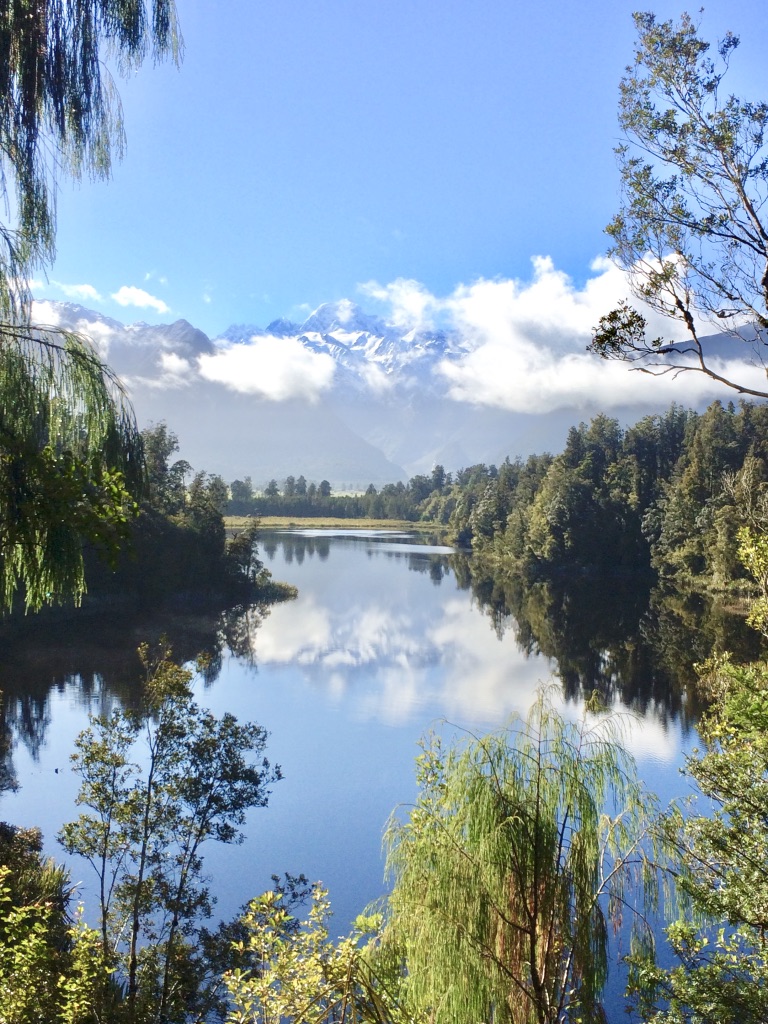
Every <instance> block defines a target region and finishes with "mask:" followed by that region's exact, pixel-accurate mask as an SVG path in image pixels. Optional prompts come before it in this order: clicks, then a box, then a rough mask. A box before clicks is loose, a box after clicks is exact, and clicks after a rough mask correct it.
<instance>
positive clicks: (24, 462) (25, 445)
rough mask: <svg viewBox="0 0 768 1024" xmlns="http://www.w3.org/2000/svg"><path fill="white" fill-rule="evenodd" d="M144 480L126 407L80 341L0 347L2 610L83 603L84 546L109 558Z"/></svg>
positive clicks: (25, 340) (24, 341) (14, 341)
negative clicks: (19, 602) (16, 601)
mask: <svg viewBox="0 0 768 1024" xmlns="http://www.w3.org/2000/svg"><path fill="white" fill-rule="evenodd" d="M2 333H3V328H2V325H0V335H2ZM141 479H142V471H141V442H140V438H139V436H138V433H137V431H136V427H135V424H134V421H133V417H132V414H131V412H130V409H129V407H128V405H127V402H126V401H125V398H124V395H123V393H122V391H121V389H120V386H119V384H118V383H117V381H116V380H115V378H113V377H112V376H111V375H110V374H109V372H108V371H106V370H105V368H104V367H103V366H102V364H101V363H100V362H99V361H98V359H97V358H96V356H95V355H94V354H93V353H92V352H91V351H90V349H89V348H88V347H87V346H86V345H85V344H84V343H83V342H82V341H80V340H78V339H77V338H76V337H74V336H71V335H67V336H65V337H63V338H62V339H61V340H60V342H59V343H55V344H54V343H50V342H46V343H43V342H42V341H40V340H39V339H35V338H33V337H31V336H29V335H27V336H19V335H16V336H14V337H13V338H6V339H5V340H4V341H0V550H2V555H1V556H0V608H6V609H7V608H10V607H11V604H12V602H13V598H14V595H15V593H16V592H17V590H19V589H21V591H22V596H23V599H24V601H25V603H26V605H27V608H31V609H34V610H37V609H38V608H40V607H41V605H43V604H48V603H54V602H59V601H62V600H64V599H66V598H67V597H74V598H75V600H76V601H79V599H80V597H81V596H82V594H83V591H84V590H85V577H84V568H83V554H82V544H83V540H84V539H85V540H87V541H90V542H91V543H95V544H98V545H101V546H103V547H105V548H106V549H107V551H109V552H112V553H113V554H114V552H115V551H116V550H117V548H118V546H119V545H120V543H121V542H123V541H124V540H125V538H126V535H127V531H128V523H129V521H130V519H131V518H132V517H133V516H134V515H135V513H136V505H135V503H134V500H133V499H132V497H131V495H130V493H129V489H130V490H134V491H135V490H136V489H137V488H138V487H139V485H140V483H141Z"/></svg>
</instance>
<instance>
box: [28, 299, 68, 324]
mask: <svg viewBox="0 0 768 1024" xmlns="http://www.w3.org/2000/svg"><path fill="white" fill-rule="evenodd" d="M32 315H33V317H34V319H35V323H37V324H43V325H44V326H45V327H58V326H59V324H60V323H61V315H60V313H59V311H58V310H57V309H56V308H55V306H54V304H53V303H52V302H50V301H48V299H35V301H34V302H33V303H32Z"/></svg>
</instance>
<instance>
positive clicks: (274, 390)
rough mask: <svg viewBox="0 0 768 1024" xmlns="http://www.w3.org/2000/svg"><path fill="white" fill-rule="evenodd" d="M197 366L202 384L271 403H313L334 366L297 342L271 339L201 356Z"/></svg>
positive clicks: (327, 384)
mask: <svg viewBox="0 0 768 1024" xmlns="http://www.w3.org/2000/svg"><path fill="white" fill-rule="evenodd" d="M198 364H199V368H200V376H201V377H203V379H204V380H210V381H215V382H216V383H217V384H223V385H224V386H225V387H228V388H231V389H232V390H233V391H240V392H242V393H244V394H249V395H257V396H259V397H260V398H267V399H270V400H272V401H275V402H279V401H283V400H285V399H288V398H303V399H305V400H307V401H310V402H314V401H317V399H318V398H319V397H320V395H321V394H322V393H323V391H326V390H327V389H328V388H330V386H331V385H332V383H333V376H334V371H335V366H336V364H335V363H334V361H333V359H332V358H331V356H329V355H326V354H325V353H316V352H310V351H309V350H308V349H306V348H304V346H303V345H302V344H301V342H300V341H299V340H298V339H297V338H275V337H273V336H272V335H264V336H259V337H255V338H252V339H251V341H250V342H247V343H238V344H235V345H229V346H227V347H225V348H221V349H220V350H219V351H218V352H215V353H214V354H212V355H201V356H200V357H199V360H198Z"/></svg>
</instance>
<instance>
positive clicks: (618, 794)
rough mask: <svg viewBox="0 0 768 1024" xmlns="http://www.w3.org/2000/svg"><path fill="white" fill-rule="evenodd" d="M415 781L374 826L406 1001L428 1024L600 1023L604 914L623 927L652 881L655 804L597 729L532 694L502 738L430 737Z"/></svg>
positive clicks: (607, 734) (643, 934)
mask: <svg viewBox="0 0 768 1024" xmlns="http://www.w3.org/2000/svg"><path fill="white" fill-rule="evenodd" d="M614 724H615V723H614ZM418 779H419V784H420V792H419V796H418V798H417V801H416V805H415V807H414V808H413V809H412V811H411V812H410V815H409V817H408V819H407V820H406V821H405V822H400V821H398V820H397V819H393V820H391V821H390V824H389V827H388V831H387V846H388V856H387V862H388V868H389V871H390V872H391V873H392V875H393V877H394V886H393V890H392V894H391V896H390V897H389V902H388V906H389V917H388V921H387V925H386V928H387V930H388V931H389V933H390V935H391V937H392V941H394V942H395V944H397V945H399V946H400V948H401V949H402V954H403V962H404V964H405V968H406V970H407V978H408V980H407V988H408V993H409V999H411V1000H412V1002H413V1005H414V1007H415V1008H416V1009H417V1010H418V1011H423V1012H426V1013H427V1014H428V1016H429V1019H430V1020H432V1021H434V1022H435V1024H441V1022H443V1021H445V1022H448V1021H455V1020H494V1021H497V1022H505V1021H507V1022H514V1024H529V1022H538V1024H545V1022H546V1024H554V1022H559V1021H566V1020H577V1019H578V1020H582V1021H602V1020H604V1016H603V1014H602V1009H601V1005H600V994H601V991H602V988H603V985H604V983H605V980H606V976H607V970H608V960H607V939H608V920H607V918H606V912H605V910H604V906H606V905H607V914H608V917H611V918H614V919H620V918H621V917H622V914H625V913H626V912H627V909H628V904H629V902H630V900H631V899H632V898H633V897H635V898H638V899H640V900H642V898H643V896H646V897H652V896H653V893H654V890H655V885H656V881H657V879H656V873H655V870H654V868H653V866H652V864H651V862H650V860H649V859H648V856H647V851H646V848H645V845H644V844H645V843H646V841H647V840H648V828H649V824H650V815H651V814H652V812H653V800H652V799H650V798H649V796H648V794H647V793H644V792H643V790H642V788H641V786H640V784H639V783H638V781H637V777H636V774H635V770H634V765H633V762H632V760H631V758H630V757H629V755H628V754H627V753H626V752H625V751H624V750H623V749H622V748H621V747H620V746H619V745H618V743H617V742H616V740H615V733H614V734H612V733H611V724H610V720H608V721H606V720H602V721H601V722H599V723H598V724H596V725H590V724H589V723H588V721H587V719H586V718H585V719H584V720H582V721H581V723H579V724H573V723H568V722H566V721H565V720H564V719H563V718H561V717H560V716H559V715H558V714H557V713H556V712H555V710H554V709H553V708H552V706H551V703H550V700H549V698H548V696H547V694H546V692H544V693H541V694H540V695H539V697H538V699H537V701H536V703H535V704H534V706H533V708H532V710H531V712H530V714H529V716H528V718H527V720H526V721H524V722H518V723H517V725H516V726H515V727H514V728H513V729H511V730H510V731H504V732H501V733H497V734H492V735H490V736H486V737H484V738H479V739H477V738H472V737H471V738H469V739H468V740H467V741H466V742H465V743H463V744H460V745H454V746H451V747H450V748H449V749H448V750H444V749H443V747H442V745H441V744H440V742H439V740H438V739H435V738H432V739H431V740H430V741H429V742H428V743H427V744H426V745H425V746H424V750H423V753H422V755H421V756H420V758H419V760H418ZM649 848H650V847H649ZM635 870H636V872H637V874H638V875H639V885H638V886H637V887H634V888H633V886H632V879H633V878H634V877H635V875H634V871H635ZM604 901H605V903H604ZM635 924H636V925H637V931H636V939H637V941H639V942H640V943H641V944H643V943H644V944H647V943H649V942H650V941H651V938H650V935H649V933H648V931H647V930H646V929H645V928H644V926H643V921H642V918H640V917H636V918H635Z"/></svg>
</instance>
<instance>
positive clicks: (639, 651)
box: [0, 533, 747, 932]
mask: <svg viewBox="0 0 768 1024" xmlns="http://www.w3.org/2000/svg"><path fill="white" fill-rule="evenodd" d="M259 543H260V551H261V553H262V557H263V558H264V561H265V563H266V564H267V565H268V567H269V569H270V570H271V572H272V574H273V576H274V578H275V579H279V580H284V581H286V582H288V583H292V584H294V585H295V586H297V587H298V590H299V597H298V599H297V600H296V601H293V602H290V603H287V604H284V605H276V606H273V607H272V608H271V609H270V610H269V613H268V614H267V613H266V611H265V610H264V609H259V608H249V609H244V608H238V609H232V610H231V611H230V612H228V613H227V614H225V615H215V616H214V615H208V614H203V613H202V612H201V613H200V614H199V615H197V616H195V617H193V618H190V617H188V616H187V617H184V618H181V617H178V616H169V615H166V616H163V617H159V616H156V617H155V618H153V619H152V620H151V621H147V620H143V621H140V620H136V621H126V620H125V619H123V620H117V619H116V618H114V617H113V618H109V617H107V618H106V619H105V620H95V619H93V618H91V619H83V620H81V621H80V624H79V625H78V626H77V628H75V627H74V626H73V625H72V623H71V622H70V623H67V624H66V625H65V626H64V627H63V628H60V627H56V623H55V621H54V618H52V617H49V618H47V619H43V620H36V621H30V622H29V623H27V624H26V625H24V626H23V628H22V629H21V632H20V633H19V634H12V633H11V632H9V631H8V630H5V631H4V632H3V631H2V630H0V642H4V654H5V656H4V658H3V663H2V665H0V688H1V689H3V690H4V691H5V695H6V697H5V706H4V711H3V713H2V714H3V718H2V720H1V722H0V724H2V726H3V729H4V730H5V732H4V736H5V739H6V744H7V747H8V750H7V752H10V748H11V745H12V744H14V743H15V744H16V750H15V755H16V756H15V759H16V762H17V766H18V770H19V775H20V779H19V781H20V782H21V785H22V789H21V790H20V792H19V794H18V795H17V796H14V795H8V794H7V795H6V796H4V798H3V799H4V807H3V811H2V814H0V817H8V818H9V819H11V820H14V821H17V822H18V823H20V824H38V825H41V826H42V827H43V830H44V833H45V834H46V836H48V837H49V838H52V837H53V836H54V835H55V833H56V831H57V829H58V828H60V826H61V823H62V821H64V820H67V818H69V817H71V816H72V815H73V810H74V805H73V801H74V796H75V793H76V780H75V779H74V777H72V776H71V773H70V772H69V771H68V769H67V768H66V765H67V758H68V755H69V753H70V752H71V750H72V744H73V741H74V737H75V736H76V734H77V732H78V731H79V729H81V728H82V727H83V726H84V725H85V721H86V713H87V711H88V710H89V709H91V710H106V709H108V708H109V707H110V706H111V702H114V701H121V702H131V701H132V700H135V698H136V696H137V686H138V685H139V682H138V681H139V680H140V677H141V672H140V667H139V663H138V659H137V657H136V647H137V645H138V643H139V642H140V641H142V640H152V639H153V638H156V637H158V636H159V635H160V634H161V633H165V634H166V635H167V636H168V638H169V640H170V642H171V644H172V646H173V648H174V650H175V652H176V655H177V656H178V657H179V658H181V659H191V658H193V657H194V656H195V655H197V654H198V653H199V652H200V651H204V652H206V653H207V655H208V658H209V668H208V669H207V670H206V672H205V673H204V674H203V675H201V676H200V677H199V679H198V681H197V684H196V686H197V694H198V699H199V700H200V701H201V703H204V704H205V705H206V706H208V707H210V708H211V709H212V710H213V711H214V712H215V713H217V714H223V713H224V712H231V713H232V714H234V715H236V716H237V717H238V718H239V719H241V720H243V721H253V720H256V721H258V722H260V723H261V724H263V725H264V726H265V727H266V728H267V729H268V730H269V731H270V733H271V736H270V741H269V752H270V759H271V760H273V761H274V762H276V763H280V764H281V765H282V766H283V767H284V769H285V773H286V777H285V780H284V781H283V782H281V783H280V785H279V787H276V791H275V794H274V799H273V800H271V801H270V807H269V809H268V812H267V814H266V817H265V816H264V815H262V816H261V818H260V819H259V824H258V825H257V824H256V822H255V821H254V823H253V832H254V834H255V835H256V836H258V838H254V841H253V842H252V843H248V844H246V845H245V846H244V847H242V848H239V849H237V850H233V849H230V848H228V849H227V850H226V860H224V859H222V861H221V864H219V862H218V861H217V860H216V859H215V858H216V856H217V855H212V856H211V859H210V861H208V860H207V861H206V864H207V866H210V868H211V872H212V875H213V877H214V878H216V879H217V894H218V895H220V898H221V903H220V909H221V913H222V914H223V915H225V916H226V915H227V914H231V913H234V912H235V911H236V909H237V908H238V907H239V906H240V905H241V904H242V903H243V902H244V900H245V899H247V898H248V897H250V896H251V895H253V894H254V893H257V892H259V891H262V889H263V888H266V887H267V886H268V885H269V877H270V875H271V874H272V873H273V872H278V873H282V872H283V871H284V870H291V871H294V872H301V871H303V872H305V873H307V874H308V875H309V876H310V877H311V878H322V879H323V880H324V881H325V882H327V883H328V884H329V885H330V887H331V892H332V894H333V898H334V904H335V905H336V907H337V919H336V920H337V922H338V929H339V932H342V931H344V930H345V928H346V924H347V922H349V921H350V920H351V919H352V917H353V916H354V915H355V914H356V913H358V912H359V911H360V909H361V908H362V906H363V905H364V904H365V903H366V902H367V901H368V900H369V899H372V898H375V897H376V895H378V894H379V893H381V892H382V891H383V881H382V877H383V876H382V869H381V859H380V836H381V828H382V825H383V823H384V822H385V820H386V818H387V815H388V814H389V813H390V812H391V810H392V808H393V806H394V805H395V804H396V803H397V802H398V801H402V800H408V799H409V798H412V796H413V794H414V792H415V783H414V779H413V770H412V765H413V758H414V756H415V754H416V743H417V740H418V738H419V736H420V735H421V734H422V733H423V732H424V731H425V730H427V729H429V728H430V727H431V726H433V725H435V724H436V723H437V722H438V721H439V720H441V719H447V720H448V721H449V723H454V724H455V726H457V727H462V728H470V729H472V730H474V731H483V730H485V729H488V728H493V727H497V726H499V725H501V724H502V723H503V722H504V721H505V719H506V718H507V717H508V716H509V715H511V714H514V713H525V712H526V711H527V709H528V708H529V706H530V704H531V701H532V699H533V695H534V692H535V690H536V688H537V686H538V685H539V684H540V682H543V681H547V680H549V679H550V678H552V677H553V676H555V678H556V679H557V680H558V683H557V685H558V686H559V687H560V689H561V692H562V707H563V709H564V710H565V712H566V713H567V714H571V715H577V714H579V711H580V706H581V698H582V696H583V695H584V694H585V693H587V692H589V691H591V690H592V689H593V688H595V687H596V686H597V687H598V688H599V689H600V690H601V691H602V692H603V694H604V695H605V696H606V698H607V699H608V700H610V701H611V702H612V703H613V704H614V706H616V707H619V708H624V709H626V710H627V712H628V727H629V728H630V729H631V731H630V733H629V735H628V739H627V742H628V746H629V747H630V749H631V750H632V751H633V752H634V753H635V755H636V756H637V757H638V759H639V761H640V765H641V771H642V773H643V776H644V777H645V778H646V780H647V781H648V783H649V785H650V787H651V788H652V789H656V790H658V791H660V794H661V796H662V799H665V798H666V796H671V795H673V794H672V792H666V793H665V787H667V790H668V791H669V790H671V789H672V788H673V787H675V786H676V785H678V782H677V777H676V773H675V772H674V770H673V768H674V766H675V765H677V764H678V763H679V761H680V751H681V747H682V746H683V745H684V743H685V741H686V738H685V729H686V728H688V727H689V725H690V724H691V723H692V722H693V721H694V719H695V715H696V713H697V707H698V705H697V702H696V697H695V690H694V688H693V686H692V682H691V680H692V679H693V672H692V668H691V661H692V660H696V658H697V657H698V656H699V654H698V652H699V651H700V650H701V649H702V648H703V647H704V645H705V644H707V643H709V642H710V640H713V639H715V640H717V641H718V642H720V643H723V644H726V643H728V642H730V639H731V638H732V637H733V636H734V635H735V633H734V631H733V628H732V627H733V623H731V622H729V621H728V617H727V616H725V615H724V613H721V612H719V611H715V610H714V609H713V608H712V607H711V606H708V605H706V603H701V602H700V603H699V604H698V605H697V603H696V602H695V601H691V600H689V599H682V598H678V599H673V598H672V597H665V596H664V595H662V594H660V593H659V592H658V591H650V590H649V588H648V587H647V586H646V587H645V588H644V589H642V588H639V587H638V586H636V585H635V584H632V585H629V584H627V582H626V581H624V583H620V582H616V581H614V583H609V582H605V583H603V584H601V585H600V586H597V585H596V584H595V582H594V581H588V580H583V579H582V580H576V581H570V582H567V581H559V582H558V583H549V584H537V585H534V586H524V585H523V584H522V583H521V581H516V580H512V579H499V578H494V576H493V575H492V574H490V573H488V572H484V571H483V570H482V568H481V567H479V566H477V565H473V564H472V563H471V562H470V561H469V560H467V559H466V558H465V557H464V556H461V555H459V554H457V553H455V552H454V553H448V552H446V551H445V550H444V549H442V548H440V546H439V545H438V544H434V543H431V542H430V543H429V544H427V545H419V544H418V542H417V541H415V540H414V539H413V538H411V537H408V536H406V535H402V536H399V537H393V536H392V535H389V534H386V533H377V534H368V535H366V534H355V535H351V536H350V535H339V534H337V535H328V534H324V535H317V534H316V533H315V534H307V535H304V534H298V533H280V534H278V533H272V534H264V535H263V536H262V537H261V538H260V542H259ZM41 624H42V625H41ZM745 632H747V631H745ZM214 682H215V685H213V684H214ZM629 712H636V713H637V714H636V716H635V717H631V715H629ZM443 728H445V729H447V730H450V729H452V728H453V725H446V726H443ZM5 765H6V776H5V777H6V781H8V779H9V776H10V774H11V773H12V770H13V765H12V764H11V761H10V757H6V760H5ZM53 792H55V793H56V798H55V800H53V799H52V796H51V794H52V793H53ZM262 820H263V825H262V824H261V822H262ZM48 852H50V853H51V854H53V855H54V856H60V851H58V850H57V849H56V847H55V844H52V845H51V846H49V848H48ZM221 856H222V858H224V857H225V855H224V854H222V855H221ZM78 870H80V869H78ZM219 879H223V882H222V883H221V889H219V888H218V884H219V883H218V880H219Z"/></svg>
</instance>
